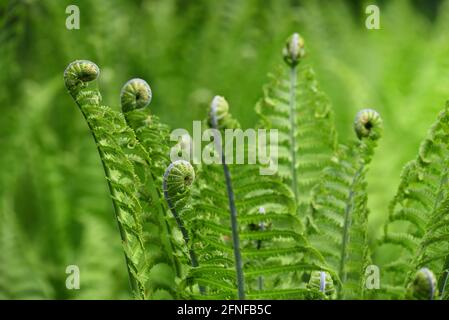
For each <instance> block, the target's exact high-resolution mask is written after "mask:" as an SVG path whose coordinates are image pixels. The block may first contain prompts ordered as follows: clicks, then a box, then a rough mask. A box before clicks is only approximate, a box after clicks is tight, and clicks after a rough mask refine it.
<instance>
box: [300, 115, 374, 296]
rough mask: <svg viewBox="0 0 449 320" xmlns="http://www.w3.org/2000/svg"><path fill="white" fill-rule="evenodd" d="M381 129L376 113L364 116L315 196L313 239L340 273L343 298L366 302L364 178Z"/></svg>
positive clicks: (367, 253)
mask: <svg viewBox="0 0 449 320" xmlns="http://www.w3.org/2000/svg"><path fill="white" fill-rule="evenodd" d="M381 128H382V120H381V119H380V116H379V114H378V113H377V112H376V111H374V110H370V109H366V110H362V111H360V112H359V113H358V114H357V116H356V119H355V123H354V129H355V132H356V134H357V137H358V138H359V140H358V141H355V142H353V143H352V144H351V145H350V146H349V147H346V146H343V145H341V146H340V147H339V149H338V151H337V153H336V154H335V156H334V157H333V159H332V164H331V165H330V166H328V167H327V168H325V169H324V170H323V176H322V178H321V182H320V183H319V184H318V185H317V186H316V187H315V188H314V189H313V192H312V194H313V198H312V201H311V204H310V212H309V217H310V221H309V222H310V227H309V228H308V231H309V239H310V242H311V243H312V244H313V245H314V246H315V247H316V248H317V249H318V250H319V251H320V252H321V253H322V254H323V255H324V256H325V258H326V260H327V262H328V263H329V265H330V266H332V267H333V268H334V270H338V274H339V277H340V280H341V282H342V284H341V286H340V287H339V288H338V294H339V297H340V298H352V299H354V298H362V297H363V288H364V273H365V268H366V266H367V265H368V264H369V260H370V258H369V257H370V256H369V252H368V236H367V221H368V208H367V190H366V178H365V177H366V171H367V170H368V165H369V162H370V160H371V156H372V153H373V150H374V147H375V145H376V140H377V139H378V138H379V137H380V133H381Z"/></svg>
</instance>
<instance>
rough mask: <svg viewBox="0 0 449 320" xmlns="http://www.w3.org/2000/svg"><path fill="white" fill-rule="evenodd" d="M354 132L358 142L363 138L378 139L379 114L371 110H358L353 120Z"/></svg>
mask: <svg viewBox="0 0 449 320" xmlns="http://www.w3.org/2000/svg"><path fill="white" fill-rule="evenodd" d="M354 130H355V133H356V135H357V137H358V138H359V139H360V140H361V139H364V138H370V139H371V140H377V139H379V138H380V136H381V134H382V118H381V117H380V114H379V113H378V112H377V111H375V110H373V109H363V110H360V111H359V112H358V113H357V115H356V116H355V119H354Z"/></svg>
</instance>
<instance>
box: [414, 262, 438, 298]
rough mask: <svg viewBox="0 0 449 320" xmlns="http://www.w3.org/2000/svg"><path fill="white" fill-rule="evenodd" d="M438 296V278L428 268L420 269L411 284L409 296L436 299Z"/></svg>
mask: <svg viewBox="0 0 449 320" xmlns="http://www.w3.org/2000/svg"><path fill="white" fill-rule="evenodd" d="M437 296H438V288H437V280H436V278H435V275H434V274H433V272H432V271H430V270H429V269H428V268H422V269H420V270H419V271H418V272H417V273H416V275H415V278H414V279H413V282H412V283H411V284H410V286H409V288H408V291H407V298H408V299H414V300H434V299H435V298H436V297H437Z"/></svg>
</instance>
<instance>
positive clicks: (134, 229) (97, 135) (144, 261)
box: [65, 61, 175, 298]
mask: <svg viewBox="0 0 449 320" xmlns="http://www.w3.org/2000/svg"><path fill="white" fill-rule="evenodd" d="M98 74H99V69H98V67H97V66H96V65H95V64H93V63H92V62H89V61H75V62H73V63H72V64H70V65H69V66H68V67H67V69H66V72H65V80H66V86H67V88H68V90H69V92H70V93H71V95H72V96H73V97H74V99H75V101H76V102H77V104H78V106H79V107H80V110H81V112H82V113H83V115H84V117H85V119H86V121H87V123H88V125H89V128H90V130H91V132H92V134H93V137H94V140H95V141H96V143H97V148H98V151H99V153H100V157H101V160H102V162H103V166H104V170H105V174H106V178H107V181H108V185H109V189H110V193H111V197H112V200H113V204H114V208H115V214H116V218H117V222H118V225H119V229H120V234H121V239H122V243H123V246H124V252H125V258H126V263H127V267H128V272H129V276H130V281H131V285H132V288H133V291H134V294H135V295H136V297H139V298H145V297H146V296H147V294H148V292H147V288H146V282H147V279H148V272H149V271H150V270H149V268H150V264H151V265H153V266H157V265H158V263H161V262H160V260H158V259H160V258H157V253H154V252H153V251H150V253H151V254H152V255H153V257H147V254H148V253H147V252H146V246H145V243H146V242H148V240H147V239H145V233H144V231H143V222H144V219H145V216H146V212H145V211H144V208H143V206H142V204H146V203H145V202H140V201H139V197H141V196H142V192H141V190H142V187H143V186H144V185H145V183H146V182H147V181H146V180H145V179H146V178H147V177H148V176H147V175H146V174H145V166H147V164H148V162H147V161H146V160H147V154H146V152H145V150H144V149H143V148H142V146H141V145H140V143H139V142H138V141H137V139H136V137H135V135H134V131H133V130H132V129H131V128H129V127H128V126H127V125H126V121H125V119H124V117H123V115H122V114H120V113H118V112H115V111H113V110H111V109H110V108H109V107H106V106H101V105H100V102H101V96H100V93H99V92H98V91H97V90H89V88H88V84H87V83H88V81H92V80H95V78H96V77H97V76H98ZM136 170H142V171H141V172H138V173H136ZM139 174H140V175H139ZM164 235H165V234H164V233H159V234H158V236H164ZM149 240H153V239H149ZM156 245H157V244H156ZM165 249H167V250H168V249H169V248H167V246H166V247H165ZM158 252H159V254H161V252H160V251H158ZM167 252H169V251H165V252H163V253H162V254H167ZM169 259H172V257H170V258H169ZM163 268H164V269H166V270H167V269H168V270H170V269H172V266H170V265H167V266H166V267H165V265H164V267H163ZM159 269H160V266H159V267H158V268H157V270H159ZM166 270H165V271H166ZM173 272H174V270H172V271H171V273H173ZM155 273H157V272H155ZM165 274H166V275H167V274H170V272H165ZM172 277H173V278H174V274H173V276H172ZM173 283H174V280H173ZM151 289H157V288H150V290H151ZM173 291H175V290H173Z"/></svg>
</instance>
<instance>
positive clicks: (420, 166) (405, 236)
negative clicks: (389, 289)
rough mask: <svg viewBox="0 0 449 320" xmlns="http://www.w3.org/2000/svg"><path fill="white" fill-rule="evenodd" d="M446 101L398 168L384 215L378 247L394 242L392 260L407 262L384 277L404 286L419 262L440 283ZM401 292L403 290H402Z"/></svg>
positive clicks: (448, 135) (448, 130)
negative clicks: (395, 185)
mask: <svg viewBox="0 0 449 320" xmlns="http://www.w3.org/2000/svg"><path fill="white" fill-rule="evenodd" d="M448 141H449V113H448V106H446V108H445V109H444V110H443V111H442V112H441V113H440V114H439V116H438V119H437V120H436V122H435V123H434V124H433V125H432V127H431V128H430V130H429V133H428V135H427V138H426V139H425V140H424V141H423V142H422V143H421V145H420V147H419V152H418V155H417V158H416V159H415V160H413V161H411V162H409V163H408V164H407V165H406V166H405V167H404V170H403V172H402V174H401V182H400V185H399V188H398V191H397V192H396V195H395V197H394V199H393V201H392V202H391V204H390V207H389V217H388V221H387V222H386V224H385V227H384V235H383V237H382V239H381V240H380V242H379V247H378V249H380V248H383V247H384V246H386V245H392V246H393V248H394V250H392V254H393V255H392V257H391V259H390V260H391V261H394V262H396V263H403V264H405V265H407V268H405V269H389V270H387V271H388V272H387V273H386V276H385V280H384V281H385V282H387V283H388V284H389V285H393V286H401V287H402V288H403V290H405V287H406V285H407V284H408V283H410V281H411V277H412V275H413V273H414V272H417V271H418V269H419V268H422V267H429V268H431V269H432V271H434V272H436V273H437V279H438V280H439V281H438V282H439V285H442V283H444V275H445V274H446V271H445V270H446V269H447V266H446V262H445V258H446V254H445V251H447V243H448V242H447V238H446V234H447V232H446V231H447V230H446V227H445V226H444V221H446V220H447V217H446V215H445V212H446V206H447V202H446V198H447V194H446V193H447V185H446V182H445V181H446V179H447V176H446V175H447V173H446V167H447V159H448V156H449V145H448ZM403 294H405V291H403Z"/></svg>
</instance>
